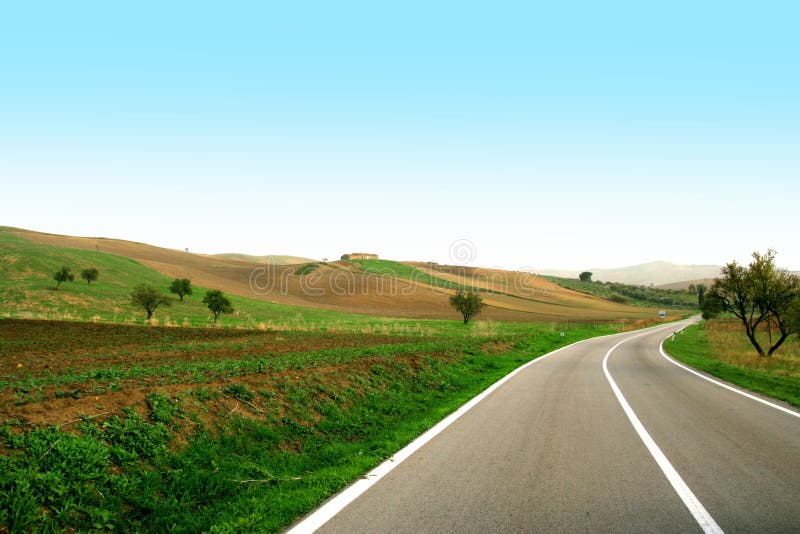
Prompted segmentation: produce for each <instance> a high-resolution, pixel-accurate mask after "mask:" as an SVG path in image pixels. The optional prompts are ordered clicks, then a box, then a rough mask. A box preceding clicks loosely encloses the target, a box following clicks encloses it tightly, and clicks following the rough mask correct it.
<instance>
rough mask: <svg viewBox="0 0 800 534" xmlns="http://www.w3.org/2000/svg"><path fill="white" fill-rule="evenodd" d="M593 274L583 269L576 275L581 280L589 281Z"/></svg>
mask: <svg viewBox="0 0 800 534" xmlns="http://www.w3.org/2000/svg"><path fill="white" fill-rule="evenodd" d="M593 274H594V273H590V272H589V271H583V272H582V273H581V274H579V275H578V278H580V280H581V282H591V281H592V275H593Z"/></svg>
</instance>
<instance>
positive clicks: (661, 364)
mask: <svg viewBox="0 0 800 534" xmlns="http://www.w3.org/2000/svg"><path fill="white" fill-rule="evenodd" d="M675 328H676V327H675V326H674V325H669V326H666V327H664V328H657V329H651V330H648V331H646V332H645V333H642V332H633V333H627V334H619V335H616V336H609V337H605V338H601V339H594V340H589V341H586V342H583V343H580V344H577V345H574V346H572V347H569V348H567V349H565V350H563V351H561V352H559V353H557V354H553V355H552V356H550V357H548V358H545V359H544V360H541V361H538V362H537V363H535V364H533V365H531V366H530V367H528V368H526V369H524V370H523V371H521V372H520V373H518V374H517V375H515V376H514V377H512V378H511V379H510V380H508V381H507V382H506V383H504V384H503V385H502V386H500V387H499V388H497V389H496V390H495V391H494V392H492V393H491V394H490V395H488V396H487V397H486V398H485V399H483V400H482V401H481V402H479V403H477V404H476V405H475V406H474V407H473V408H471V409H470V410H469V411H467V412H466V413H465V414H464V415H462V416H461V417H460V418H458V419H457V420H456V421H455V422H453V423H452V424H451V425H449V426H448V427H447V428H446V429H445V430H444V431H442V432H441V433H439V434H438V435H436V436H435V437H434V438H433V439H431V440H430V441H429V442H427V443H426V444H425V445H424V446H422V447H421V448H419V450H417V451H416V452H414V453H413V454H412V455H411V456H409V457H408V458H407V459H405V460H404V461H403V462H402V463H399V464H398V465H396V467H395V468H394V469H392V470H391V471H390V472H388V473H387V474H385V476H383V477H382V478H380V479H379V480H378V481H377V482H375V483H374V484H373V485H371V486H370V487H369V489H367V490H366V491H365V492H363V493H362V494H361V495H360V496H359V497H357V498H356V499H355V500H353V501H352V502H350V503H349V504H347V505H346V506H345V507H344V508H343V509H341V510H340V511H339V512H338V513H336V514H335V515H333V517H330V518H329V516H330V515H332V513H331V512H330V511H329V509H330V508H331V506H332V505H329V506H328V509H327V510H322V511H320V512H318V513H317V514H316V515H312V516H310V518H309V519H308V520H307V521H306V522H305V523H300V524H299V525H298V527H297V528H296V532H303V531H308V530H313V529H314V528H316V527H318V526H319V524H320V522H322V521H326V522H324V524H322V526H321V527H320V528H319V532H341V533H358V532H392V533H395V532H414V533H419V532H697V531H702V529H703V528H705V529H706V531H715V529H721V530H722V531H724V532H759V533H762V532H800V418H798V417H793V416H792V415H790V414H787V413H784V412H781V411H779V410H777V409H775V408H773V407H770V406H765V405H763V404H761V403H758V402H756V401H754V400H752V399H749V398H746V397H744V396H741V395H739V394H736V393H734V392H731V391H729V390H727V389H724V388H722V387H719V386H717V385H714V384H712V383H709V382H708V381H705V380H703V379H701V378H699V377H697V376H695V375H693V374H691V373H689V372H688V371H686V370H684V369H681V368H679V367H678V366H676V365H674V364H672V363H670V362H669V361H667V360H666V359H665V358H664V357H662V356H661V354H660V353H659V344H660V342H661V341H662V340H663V339H664V338H665V337H666V336H667V335H668V334H669V332H671V331H672V330H674V329H675ZM623 340H626V341H625V342H624V343H623V344H621V345H619V346H617V347H616V348H615V349H613V351H611V352H610V353H609V351H610V350H611V349H612V348H613V347H614V346H615V345H617V344H618V343H619V342H620V341H623ZM606 356H608V357H607V362H606V367H607V371H608V375H610V377H611V379H612V380H613V382H615V383H616V385H617V387H618V389H619V391H620V393H621V394H622V395H623V396H624V398H625V400H626V401H627V403H628V404H629V406H630V408H631V409H632V411H633V413H634V417H635V418H637V419H638V421H639V422H640V423H641V426H642V427H643V429H644V431H645V433H646V434H647V435H649V437H650V438H651V441H652V442H653V445H655V446H656V448H657V449H658V450H660V452H661V453H662V455H663V457H664V458H663V460H666V464H667V465H668V466H671V467H672V468H674V472H676V473H677V475H676V476H677V477H678V479H680V482H681V483H683V486H681V485H680V483H675V484H673V483H672V482H671V481H670V479H668V477H667V474H665V473H666V471H665V468H664V462H663V461H662V463H661V464H659V463H657V461H656V459H655V458H656V456H655V453H653V452H652V451H651V448H652V447H651V448H648V447H647V446H646V444H645V441H646V439H643V437H642V435H641V434H640V433H639V432H637V430H636V429H635V427H634V424H633V423H632V420H631V419H630V418H629V415H628V414H626V412H625V411H624V409H623V407H622V404H621V402H620V399H619V398H618V396H617V395H616V394H615V392H614V391H613V389H612V386H611V383H610V381H609V379H608V377H607V375H606V373H605V372H604V369H603V362H604V359H606ZM687 492H688V495H689V497H687ZM350 493H352V492H350ZM342 498H343V497H340V499H339V502H341V499H342ZM693 498H694V500H692V499H693ZM687 502H688V504H687ZM698 505H699V508H698ZM698 510H699V512H698ZM703 514H705V515H703ZM704 518H705V519H704ZM709 518H710V519H709ZM716 531H719V530H716Z"/></svg>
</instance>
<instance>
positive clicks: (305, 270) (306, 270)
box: [294, 263, 319, 276]
mask: <svg viewBox="0 0 800 534" xmlns="http://www.w3.org/2000/svg"><path fill="white" fill-rule="evenodd" d="M318 268H319V264H318V263H306V264H305V265H301V266H300V267H298V268H297V269H295V270H294V274H296V275H297V276H304V275H307V274H310V273H313V272H314V271H316V270H317V269H318Z"/></svg>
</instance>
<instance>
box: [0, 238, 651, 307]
mask: <svg viewBox="0 0 800 534" xmlns="http://www.w3.org/2000/svg"><path fill="white" fill-rule="evenodd" d="M78 251H81V254H82V255H80V254H78ZM0 254H2V256H3V258H2V261H3V262H4V265H5V267H4V270H5V272H4V274H5V277H4V278H5V279H6V280H9V281H10V282H9V283H8V284H7V286H6V287H0V296H2V300H3V301H2V309H0V312H3V313H5V314H12V315H13V313H14V311H15V310H17V308H18V307H19V306H21V305H22V304H20V303H21V302H26V303H27V305H28V306H30V303H31V301H36V302H37V303H38V304H37V305H38V308H41V310H40V311H42V312H43V311H44V310H46V309H47V306H45V305H43V304H41V302H44V301H49V302H50V305H49V306H50V307H57V306H58V305H63V304H64V303H65V302H67V301H69V300H70V299H75V296H74V295H71V292H70V291H60V292H56V291H47V292H38V293H37V290H41V289H42V288H44V287H47V286H48V285H49V286H52V285H54V284H53V282H52V279H51V277H52V272H53V270H54V269H55V268H57V267H58V266H60V265H61V264H62V262H61V260H62V258H66V257H70V258H74V260H73V261H74V262H79V265H81V266H82V265H84V264H86V265H89V264H92V263H97V262H98V261H99V260H100V259H102V260H103V261H104V262H111V263H113V264H114V267H113V272H114V274H112V273H110V272H104V271H108V270H109V269H110V268H111V267H107V268H101V280H100V283H99V284H97V289H96V291H101V288H103V287H107V285H108V284H110V283H113V284H114V287H115V288H116V291H117V295H118V303H117V304H115V307H116V308H118V309H119V312H120V314H123V313H127V314H132V313H133V310H131V309H130V305H129V304H128V303H127V301H126V298H125V296H126V294H127V293H126V292H127V291H129V290H130V287H132V286H133V285H134V284H135V283H138V282H139V281H144V279H147V280H148V281H151V280H152V282H149V283H153V284H154V285H155V284H160V285H164V284H168V281H169V279H171V278H175V277H181V278H184V277H185V278H190V279H191V280H192V283H193V284H194V285H196V286H198V287H202V288H214V289H221V290H222V291H224V292H225V293H227V294H230V295H235V296H237V297H239V299H240V302H242V303H243V302H244V299H247V300H248V301H253V302H260V303H262V304H263V305H268V304H269V305H278V306H282V308H280V310H278V309H277V308H270V309H269V314H272V315H280V314H281V313H282V314H284V315H292V314H300V315H302V314H305V313H310V312H311V311H313V310H323V311H328V312H341V313H348V314H366V315H370V316H380V317H398V318H415V319H454V318H456V317H457V316H456V315H455V312H454V310H453V309H452V308H451V306H450V304H449V297H450V295H452V294H453V293H454V292H455V291H456V290H457V289H458V288H460V287H464V288H475V289H477V290H479V291H481V292H482V296H483V298H484V300H485V302H486V304H487V307H486V308H485V310H484V312H483V313H482V314H481V316H480V319H482V320H497V321H524V322H529V321H547V322H604V321H616V320H637V319H644V318H652V317H654V316H655V315H656V313H657V311H656V310H655V309H653V308H643V307H638V306H630V305H624V304H617V303H614V302H610V301H608V300H605V299H602V298H597V297H594V296H591V295H586V294H583V293H579V292H575V291H572V290H569V289H566V288H563V287H560V286H558V285H557V284H554V283H552V282H549V281H547V280H545V279H543V278H541V277H538V276H534V275H531V274H528V273H521V272H513V271H499V270H491V269H477V268H459V267H448V266H435V267H432V266H430V265H428V264H414V263H400V262H383V261H382V260H376V261H377V262H378V263H377V264H374V265H373V264H365V263H359V262H342V261H336V262H329V263H319V264H314V265H313V266H310V267H311V268H308V269H306V268H303V266H298V265H255V264H254V263H253V262H251V261H245V260H242V259H237V258H230V257H219V256H207V255H201V254H192V253H188V252H183V251H175V250H169V249H164V248H159V247H154V246H151V245H146V244H142V243H134V242H130V241H122V240H116V239H107V238H94V237H70V236H62V235H54V234H46V233H40V232H32V231H27V230H21V229H13V228H0ZM34 259H35V261H34ZM112 260H113V261H112ZM131 260H132V261H131ZM304 265H307V264H304ZM126 269H127V271H126ZM301 272H303V273H306V274H297V273H301ZM151 273H152V274H151ZM34 282H35V283H34ZM104 284H105V286H104ZM94 286H95V285H94V284H93V286H92V287H93V288H94ZM93 290H95V289H93ZM12 293H13V294H14V295H15V296H14V298H13V299H12V298H10V297H9V295H11V294H12ZM95 300H97V302H99V301H100V297H99V296H98V297H97V298H96V299H95ZM39 301H41V302H39ZM84 305H85V307H87V308H90V307H91V306H92V305H93V304H92V303H91V302H89V301H87V302H84ZM95 305H97V304H96V303H95ZM15 306H16V307H17V308H15ZM241 306H242V305H241V304H240V307H241ZM247 306H249V305H246V306H245V307H247ZM256 308H257V307H256ZM256 308H253V310H252V311H251V312H250V313H251V314H252V315H253V316H254V317H255V316H256V315H257V314H258V313H262V312H261V311H259V310H262V309H263V307H262V308H258V309H256ZM200 312H202V307H201V310H200V311H199V312H198V313H200ZM264 313H266V312H264Z"/></svg>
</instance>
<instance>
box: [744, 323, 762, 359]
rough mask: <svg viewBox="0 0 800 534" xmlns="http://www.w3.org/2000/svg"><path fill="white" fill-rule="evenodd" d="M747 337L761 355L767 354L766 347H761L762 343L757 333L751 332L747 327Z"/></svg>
mask: <svg viewBox="0 0 800 534" xmlns="http://www.w3.org/2000/svg"><path fill="white" fill-rule="evenodd" d="M747 339H749V340H750V343H751V344H752V345H753V346H754V347H755V348H756V350H757V351H758V355H759V356H761V357H765V356H766V354H764V349H762V348H761V345H760V344H759V343H758V340H757V339H756V336H755V334H754V333H753V332H751V331H750V329H749V328H748V329H747Z"/></svg>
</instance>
